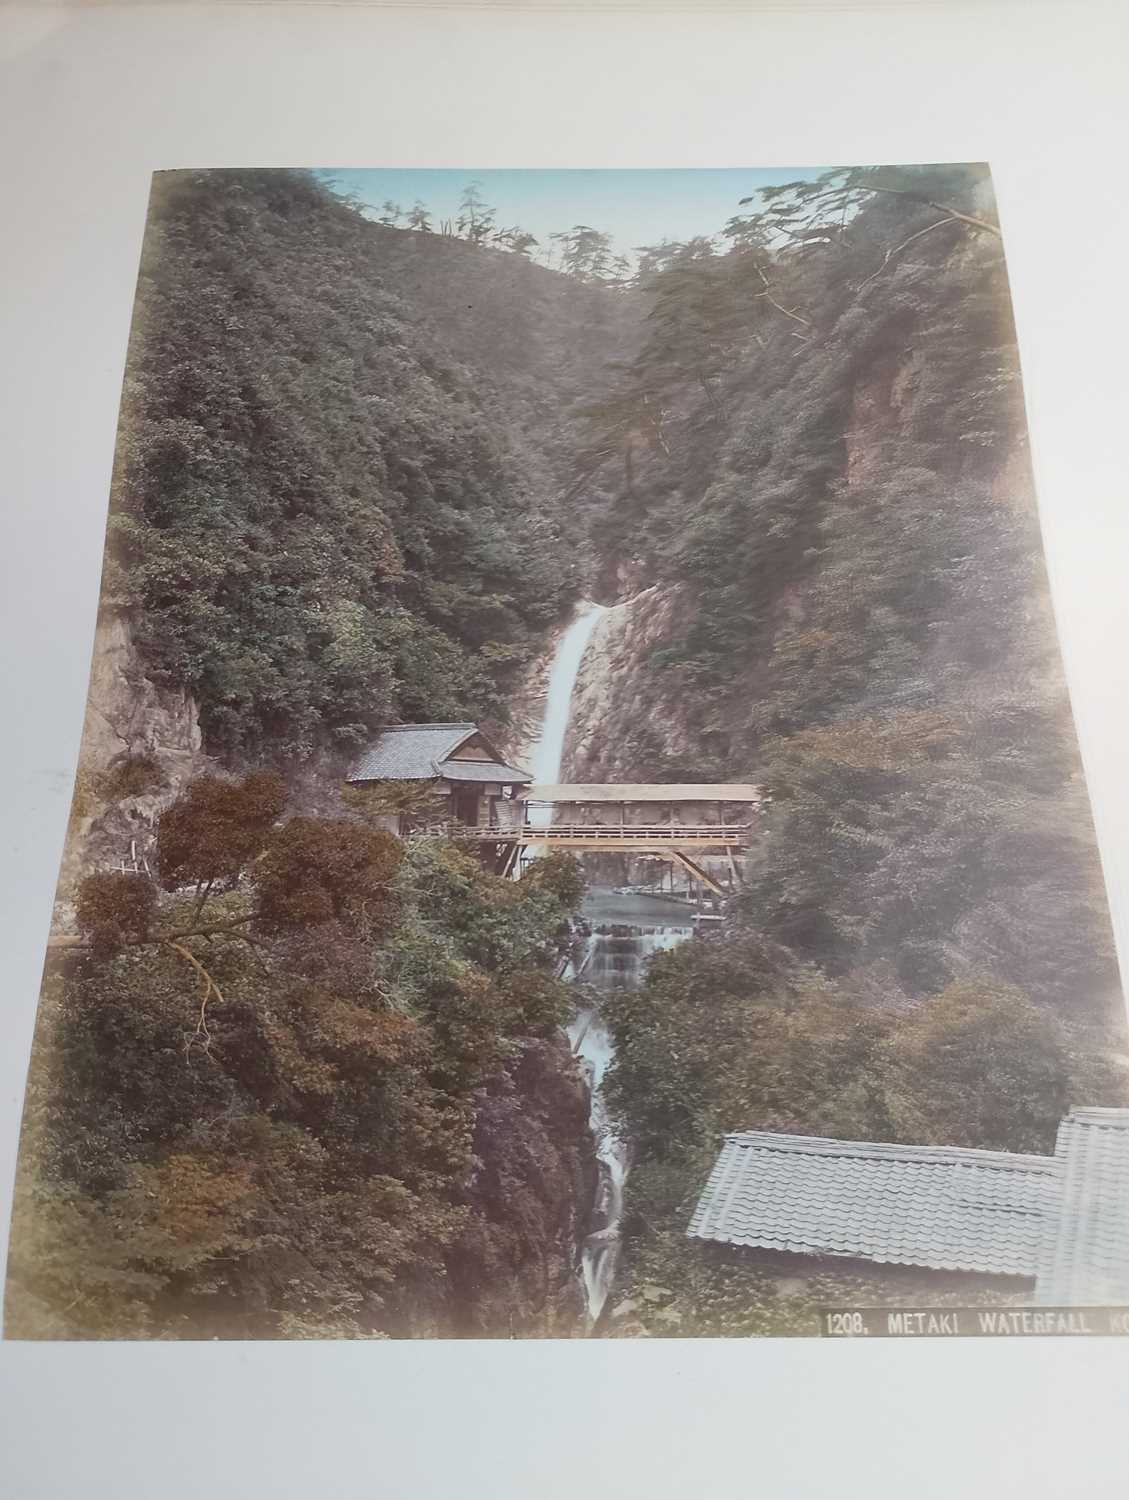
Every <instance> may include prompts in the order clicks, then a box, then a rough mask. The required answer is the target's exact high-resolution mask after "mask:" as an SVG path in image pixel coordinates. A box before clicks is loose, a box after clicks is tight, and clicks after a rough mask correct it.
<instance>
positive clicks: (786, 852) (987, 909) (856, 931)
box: [573, 168, 1117, 1017]
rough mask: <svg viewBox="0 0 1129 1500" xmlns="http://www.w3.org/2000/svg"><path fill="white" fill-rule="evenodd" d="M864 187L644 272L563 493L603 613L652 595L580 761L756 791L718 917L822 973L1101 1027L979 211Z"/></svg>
mask: <svg viewBox="0 0 1129 1500" xmlns="http://www.w3.org/2000/svg"><path fill="white" fill-rule="evenodd" d="M854 180H855V181H861V182H865V181H867V180H868V178H867V176H866V174H856V176H855V179H854ZM869 180H871V181H875V180H881V181H882V182H884V183H886V184H892V185H893V186H894V188H895V191H894V192H892V193H886V192H883V193H877V192H873V193H872V192H869V191H866V190H860V191H858V192H857V193H856V194H855V196H854V198H853V200H851V201H850V203H849V205H848V208H847V211H846V212H845V213H844V214H843V215H842V218H841V219H840V214H839V207H840V203H841V201H842V200H838V201H836V200H834V199H831V201H830V203H829V204H828V205H826V206H825V205H822V204H821V203H820V201H819V199H818V197H817V196H816V195H815V191H814V190H813V189H810V188H807V187H805V188H802V189H801V190H799V191H798V192H796V193H794V194H792V195H791V196H789V195H787V194H785V195H784V196H783V197H782V198H781V199H780V201H779V204H778V205H777V206H776V207H775V208H774V209H773V210H771V211H768V212H762V213H760V214H759V215H754V216H752V217H750V218H748V219H745V220H738V221H736V222H735V224H734V225H733V226H731V227H732V228H733V230H734V239H733V248H732V250H731V251H730V252H729V253H728V254H725V255H718V254H715V253H712V252H710V251H709V250H708V248H703V247H694V246H690V247H685V248H684V249H683V250H682V251H680V252H678V253H677V254H675V255H674V256H672V257H671V259H670V261H669V262H668V264H667V265H666V266H665V267H663V268H661V269H660V271H659V272H658V274H657V275H656V276H654V278H653V279H652V283H651V286H650V288H649V295H650V298H651V300H652V311H651V314H650V317H649V319H648V323H647V340H646V342H645V344H644V346H643V348H642V350H641V352H640V354H639V356H638V358H637V359H636V360H635V361H634V363H633V364H632V366H631V368H630V369H629V370H628V371H627V372H626V373H625V375H624V376H623V377H622V379H621V381H620V383H619V384H618V386H617V387H616V389H615V390H614V391H613V393H612V395H611V397H610V398H608V399H605V400H603V401H601V402H596V403H594V404H593V408H592V410H591V412H590V414H589V421H590V424H591V427H590V430H591V436H590V440H589V451H590V452H591V453H592V454H593V455H594V458H593V465H594V472H593V475H592V477H591V478H590V480H589V482H588V487H587V491H586V495H585V505H586V508H587V516H588V526H589V530H590V533H591V535H592V537H593V542H594V545H595V547H596V549H597V550H598V552H599V554H600V557H601V559H602V575H601V576H602V578H603V586H604V589H605V591H606V594H605V597H607V596H608V595H609V594H610V595H612V596H614V595H616V594H618V595H620V596H623V595H625V594H626V595H630V594H634V593H635V592H637V591H638V590H640V589H641V588H643V587H645V586H647V587H650V588H651V590H652V592H651V593H649V594H647V596H646V598H645V599H641V600H640V602H639V606H638V607H634V606H633V607H631V608H628V609H626V610H617V611H614V612H612V613H611V614H609V615H608V616H607V618H606V621H605V625H604V627H603V630H602V633H601V636H600V637H599V638H598V641H597V645H598V646H600V647H602V649H601V650H597V651H594V652H593V653H592V656H591V658H590V660H589V662H588V664H587V670H586V672H585V674H584V675H583V676H582V679H581V683H580V687H579V693H578V706H579V707H580V709H581V712H580V714H579V715H578V722H577V723H576V724H575V725H574V730H573V758H574V762H575V768H576V772H577V774H578V775H579V774H581V773H582V774H583V776H584V777H585V779H592V780H598V779H602V778H604V777H607V778H612V777H615V776H618V775H622V776H623V777H624V778H625V779H628V780H633V779H647V778H656V779H669V780H680V779H689V777H690V773H691V772H692V773H693V774H694V777H695V778H701V779H708V778H710V777H717V778H718V779H737V778H746V777H747V778H750V779H754V780H758V781H761V782H763V783H765V784H766V785H767V786H768V788H769V790H770V792H771V794H772V797H773V806H772V809H771V811H770V812H769V813H768V814H767V815H766V817H765V818H764V821H763V825H762V830H761V833H760V836H759V838H758V841H757V846H756V852H755V855H754V858H753V860H752V861H751V866H750V871H749V877H750V884H749V889H748V893H747V896H746V898H745V900H744V903H743V909H744V911H745V912H746V914H747V917H748V920H749V921H750V922H752V923H754V924H755V925H756V926H757V927H758V928H760V929H762V930H763V931H764V932H765V933H766V934H767V935H768V936H770V937H771V938H773V939H775V940H778V941H781V942H783V943H785V944H787V945H788V946H789V947H790V948H791V949H792V950H794V951H795V952H796V953H798V954H799V955H800V956H801V957H803V958H805V959H810V960H813V961H815V962H816V963H818V964H819V965H820V966H821V967H823V968H824V969H825V970H826V971H827V972H829V973H831V974H835V975H844V974H847V973H851V972H856V971H862V970H868V969H870V968H871V967H873V966H874V965H876V964H889V965H892V966H893V971H894V972H893V975H892V979H893V982H894V983H895V985H896V986H897V987H898V988H899V989H901V990H902V991H904V993H906V994H908V995H909V996H920V995H922V994H927V993H931V992H934V991H937V990H939V989H941V988H943V987H944V985H945V984H946V983H948V982H949V981H950V980H952V979H954V978H957V977H959V976H961V975H962V974H966V973H968V972H969V971H977V970H983V969H986V970H988V971H990V972H992V973H994V974H995V975H997V976H998V977H1000V978H1003V979H1005V980H1007V981H1008V982H1011V983H1016V984H1018V985H1020V986H1021V987H1022V988H1023V989H1024V990H1026V991H1027V992H1028V993H1030V994H1031V995H1032V996H1034V997H1036V998H1039V999H1041V1000H1046V1001H1050V1002H1053V1003H1054V1004H1055V1005H1056V1006H1058V1007H1061V1008H1063V1009H1065V1010H1069V1011H1071V1012H1073V1013H1075V1014H1086V1015H1088V1016H1090V1017H1093V1016H1095V1015H1099V1014H1100V1015H1106V1014H1110V1012H1109V1011H1108V1010H1107V1006H1108V1004H1109V1003H1110V997H1111V994H1112V992H1113V990H1114V986H1115V983H1116V976H1115V968H1114V960H1113V950H1112V944H1111V941H1110V933H1109V926H1108V919H1107V915H1106V911H1105V903H1104V895H1103V891H1102V885H1101V879H1100V872H1099V868H1098V861H1097V855H1096V851H1095V847H1094V839H1093V832H1092V827H1091V822H1090V815H1089V810H1088V807H1087V803H1086V798H1085V792H1084V787H1083V783H1082V779H1081V772H1080V766H1079V762H1078V757H1077V753H1076V748H1075V742H1074V735H1073V728H1072V724H1071V718H1070V710H1069V704H1068V699H1067V694H1066V689H1065V685H1064V681H1063V678H1062V674H1061V669H1060V664H1059V657H1058V652H1057V647H1056V643H1055V638H1054V631H1053V622H1052V617H1051V610H1050V604H1049V599H1048V593H1047V586H1046V579H1045V574H1044V568H1043V561H1042V555H1041V551H1040V542H1039V534H1038V526H1037V520H1036V514H1035V506H1034V497H1033V491H1032V483H1031V476H1030V471H1029V467H1028V461H1027V451H1026V432H1025V424H1024V414H1023V404H1022V396H1021V389H1020V383H1019V369H1018V360H1017V352H1016V347H1015V339H1014V331H1013V329H1012V326H1011V323H1010V318H1009V310H1008V308H1009V302H1008V294H1007V279H1006V271H1005V266H1004V260H1003V253H1002V248H1001V242H1000V240H999V237H998V235H997V234H996V233H994V232H993V231H992V226H991V196H990V188H989V187H988V184H987V182H986V180H985V178H984V177H983V174H979V173H978V172H977V171H976V169H970V168H953V169H922V170H921V172H920V173H914V172H910V171H908V170H905V171H902V172H900V173H896V172H893V171H889V170H887V171H884V172H883V173H881V174H870V176H869ZM926 198H929V199H935V200H937V202H938V203H940V204H941V207H940V208H938V207H937V206H936V204H933V205H932V206H931V205H930V203H927V202H926V201H925V199H926ZM832 210H834V212H833V213H832V212H831V211H832ZM821 215H822V217H821ZM985 216H986V217H985ZM784 225H788V226H791V228H790V230H789V232H791V231H792V230H795V232H796V235H797V238H796V241H795V247H794V248H792V249H783V250H782V249H780V248H779V246H780V244H781V236H782V234H783V233H784V229H783V228H782V226H784ZM766 246H775V247H776V248H774V249H771V251H770V250H769V249H767V248H766ZM644 617H645V618H644ZM617 633H618V639H617ZM609 661H614V663H615V674H614V679H613V678H611V677H610V676H609V675H608V672H607V663H608V662H609ZM601 674H603V675H604V676H605V677H606V678H607V682H605V684H604V686H603V687H601V685H600V683H599V682H598V681H595V680H594V679H598V678H599V677H600V675H601ZM586 703H589V704H592V705H598V715H599V732H598V733H593V732H592V729H593V726H592V724H591V723H589V722H588V720H587V719H586V717H585V712H584V705H585V704H586ZM1113 1003H1114V1004H1116V1003H1117V1002H1116V1001H1114V1002H1113Z"/></svg>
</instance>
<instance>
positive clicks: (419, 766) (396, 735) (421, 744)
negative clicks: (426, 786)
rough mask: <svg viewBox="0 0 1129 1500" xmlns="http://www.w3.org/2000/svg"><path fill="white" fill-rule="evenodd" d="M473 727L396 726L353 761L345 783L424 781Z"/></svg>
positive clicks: (468, 735) (446, 725) (455, 748)
mask: <svg viewBox="0 0 1129 1500" xmlns="http://www.w3.org/2000/svg"><path fill="white" fill-rule="evenodd" d="M476 728H477V725H475V724H396V725H393V726H391V727H390V728H387V729H382V730H381V732H380V736H379V738H378V739H376V740H375V741H374V742H373V744H371V745H370V746H369V748H368V749H367V750H366V751H365V753H364V754H363V755H362V756H361V757H360V758H359V759H358V760H357V762H356V764H355V765H354V766H353V767H352V769H351V770H350V772H349V775H348V778H347V779H348V780H349V781H384V780H396V781H426V780H429V779H430V778H431V777H432V776H435V775H436V774H437V773H436V770H435V765H436V762H437V761H442V760H446V758H447V756H448V755H451V754H452V753H453V752H454V751H455V750H457V749H458V748H459V746H460V745H461V744H462V743H463V741H464V740H466V739H469V738H470V736H471V735H472V734H474V733H475V730H476Z"/></svg>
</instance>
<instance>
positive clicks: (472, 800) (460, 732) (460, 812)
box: [347, 723, 532, 834]
mask: <svg viewBox="0 0 1129 1500" xmlns="http://www.w3.org/2000/svg"><path fill="white" fill-rule="evenodd" d="M531 779H532V778H531V777H529V776H528V775H527V774H526V772H525V771H522V770H520V769H519V768H518V767H517V766H511V765H508V764H507V762H506V760H505V758H504V757H503V756H502V755H501V754H500V753H499V751H498V750H497V748H496V747H495V746H494V745H493V744H492V743H491V742H490V740H489V739H488V738H487V737H486V735H485V734H483V732H482V730H481V729H480V728H479V727H478V725H477V724H471V723H461V724H395V725H390V726H389V727H388V728H386V729H382V730H381V732H380V734H379V735H378V737H377V738H376V740H374V741H373V743H372V744H371V745H370V746H369V748H368V749H367V750H366V751H365V753H364V754H363V755H362V756H361V757H360V759H359V760H358V761H357V762H356V764H355V765H354V766H353V767H352V769H351V770H350V772H349V775H348V777H347V781H348V783H349V785H350V786H356V787H364V786H369V787H392V786H395V787H398V788H401V789H402V791H404V792H410V791H411V789H413V788H415V789H418V791H419V793H420V796H419V799H418V802H419V806H420V807H421V808H422V807H423V806H424V805H425V804H426V803H427V802H429V801H430V799H432V798H434V799H435V804H436V805H437V806H438V807H439V808H440V810H441V811H440V818H439V819H438V821H446V822H449V823H453V824H458V825H461V826H462V827H464V828H466V829H468V830H474V829H485V828H506V829H511V828H512V829H516V828H518V827H520V825H521V822H522V818H523V804H522V803H520V802H519V801H518V800H517V799H518V796H519V794H520V793H521V791H522V790H523V789H524V788H525V787H526V786H528V784H529V782H530V780H531ZM404 800H405V804H406V805H405V807H404V808H403V810H393V811H391V812H390V813H389V823H390V825H391V826H393V830H394V831H395V832H397V833H401V834H402V833H406V832H408V831H409V829H410V826H411V825H412V823H413V813H412V810H411V807H410V798H408V797H405V799H404Z"/></svg>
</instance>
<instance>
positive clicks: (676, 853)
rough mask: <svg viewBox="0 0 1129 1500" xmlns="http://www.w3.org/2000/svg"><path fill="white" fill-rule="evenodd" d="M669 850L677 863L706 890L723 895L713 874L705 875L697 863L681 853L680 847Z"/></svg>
mask: <svg viewBox="0 0 1129 1500" xmlns="http://www.w3.org/2000/svg"><path fill="white" fill-rule="evenodd" d="M670 852H671V854H672V856H673V857H674V858H675V859H676V860H677V861H678V863H679V864H680V865H682V866H683V867H684V868H685V869H686V870H687V871H688V872H689V874H690V876H691V878H692V879H694V880H700V881H701V882H702V884H703V885H704V886H705V887H706V888H707V889H708V890H711V891H713V892H714V894H715V895H718V896H723V895H724V894H725V892H724V891H723V890H722V888H721V886H719V885H718V883H717V881H716V880H715V879H714V878H713V876H712V875H707V874H706V872H705V870H703V869H702V867H701V866H700V865H699V864H697V863H696V862H695V861H694V860H692V859H691V858H690V856H689V855H688V854H683V852H682V850H681V849H672V850H671V851H670Z"/></svg>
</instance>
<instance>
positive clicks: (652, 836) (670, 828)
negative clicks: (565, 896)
mask: <svg viewBox="0 0 1129 1500" xmlns="http://www.w3.org/2000/svg"><path fill="white" fill-rule="evenodd" d="M749 830H750V825H749V824H747V823H551V824H550V825H549V826H548V827H547V828H540V827H534V826H533V825H532V824H528V823H527V824H525V825H524V826H522V827H518V828H506V827H493V826H480V827H477V828H470V827H467V828H458V829H455V830H453V831H455V832H457V833H458V834H459V835H461V836H462V837H464V838H478V839H486V840H490V841H492V842H495V843H499V842H504V841H505V842H510V841H512V842H520V843H523V844H537V843H553V842H556V841H563V840H566V839H584V840H586V841H591V842H593V843H601V842H609V843H610V842H612V841H614V842H616V843H621V844H622V843H625V842H626V843H633V844H654V843H656V842H658V843H664V844H669V843H673V842H679V841H682V842H687V843H691V842H692V843H714V844H719V843H724V844H733V843H742V842H743V841H744V840H745V839H746V838H747V837H748V834H749Z"/></svg>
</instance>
